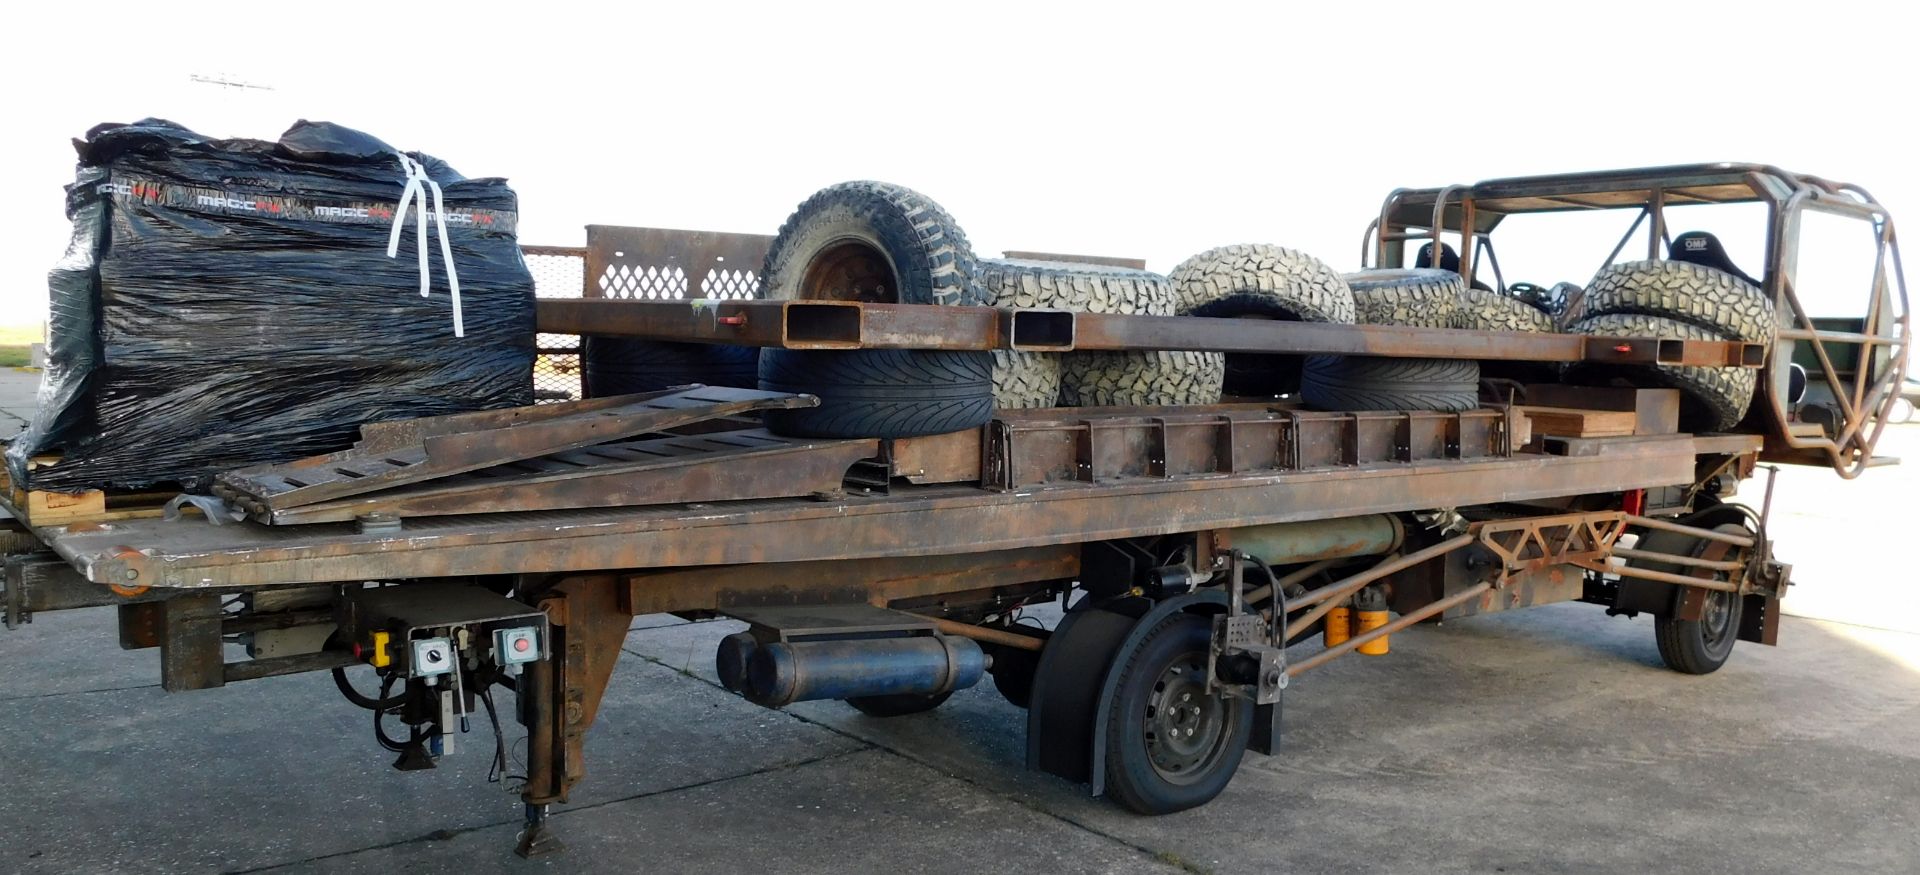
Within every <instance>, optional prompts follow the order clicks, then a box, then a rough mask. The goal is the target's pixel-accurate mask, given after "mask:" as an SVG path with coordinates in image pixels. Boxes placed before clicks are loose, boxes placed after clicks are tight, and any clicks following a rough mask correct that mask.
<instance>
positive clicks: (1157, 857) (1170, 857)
mask: <svg viewBox="0 0 1920 875" xmlns="http://www.w3.org/2000/svg"><path fill="white" fill-rule="evenodd" d="M620 649H621V650H623V651H625V652H627V653H630V654H633V655H634V656H636V657H639V658H640V659H643V660H645V661H647V662H650V663H653V664H654V665H657V666H660V667H661V668H664V669H667V670H669V671H673V672H676V673H678V674H682V675H685V676H687V677H689V678H692V679H693V680H695V681H698V682H700V683H703V684H706V685H707V686H710V687H713V688H715V689H719V690H722V691H725V692H727V693H728V694H729V695H733V694H734V693H733V692H732V691H731V690H727V688H726V687H722V686H720V685H719V684H716V683H714V682H713V681H710V680H707V679H706V678H703V677H700V676H699V675H696V674H694V673H692V672H690V671H687V670H684V669H679V668H674V667H673V666H671V665H668V664H667V663H664V662H661V661H660V660H658V659H655V658H653V657H651V656H648V655H646V654H644V653H635V652H634V651H632V650H627V649H626V648H625V647H622V648H620ZM771 710H776V711H779V712H780V713H782V714H786V715H787V716H788V717H791V718H793V719H795V720H798V721H800V722H801V723H805V724H807V725H809V726H818V727H820V728H821V729H825V730H826V731H828V732H831V733H833V734H835V735H839V736H842V737H844V738H847V739H849V740H852V741H855V742H858V743H860V744H864V745H867V746H868V747H869V748H870V749H873V750H880V751H884V752H886V753H890V754H893V755H894V756H897V757H899V758H901V759H903V760H906V761H908V762H910V763H914V764H916V765H919V766H922V767H924V768H926V769H928V770H930V771H933V772H935V773H936V774H941V775H945V776H946V777H948V778H951V779H953V780H956V781H959V782H960V783H962V784H965V785H967V786H969V787H972V788H973V789H975V790H978V791H980V792H982V793H985V794H986V795H988V796H989V797H992V798H995V799H1003V800H1005V801H1007V802H1011V803H1013V804H1015V805H1018V806H1020V807H1021V808H1025V809H1027V810H1028V811H1031V812H1033V813H1035V814H1038V815H1041V816H1042V817H1046V818H1048V819H1050V820H1054V821H1058V822H1060V823H1063V824H1066V825H1067V826H1070V827H1074V828H1076V829H1079V830H1081V831H1082V832H1085V833H1088V834H1089V835H1094V836H1098V837H1100V838H1103V839H1106V840H1107V841H1110V842H1113V843H1114V844H1117V845H1119V846H1121V847H1124V848H1128V849H1130V850H1132V851H1134V852H1135V853H1138V854H1140V855H1141V856H1143V857H1147V858H1149V859H1151V860H1154V861H1155V862H1158V863H1162V864H1165V865H1168V866H1174V867H1176V868H1178V869H1180V870H1181V871H1183V872H1192V873H1195V875H1206V873H1208V872H1209V871H1210V870H1208V869H1206V868H1204V867H1201V866H1199V865H1197V864H1194V863H1191V862H1188V861H1186V860H1184V859H1181V858H1180V856H1179V855H1178V854H1175V853H1173V852H1172V851H1159V850H1155V849H1153V848H1149V847H1147V846H1145V845H1141V844H1138V843H1136V842H1131V841H1128V840H1127V839H1124V838H1121V837H1120V836H1117V835H1114V834H1112V833H1109V832H1104V831H1102V830H1100V829H1097V828H1095V827H1093V826H1091V825H1088V824H1085V823H1082V822H1080V821H1078V820H1074V819H1073V818H1071V817H1068V816H1066V815H1064V814H1060V813H1058V812H1055V811H1049V810H1047V809H1045V808H1042V807H1040V806H1039V805H1036V804H1034V803H1031V802H1028V801H1026V800H1024V799H1020V798H1018V797H1013V796H1005V795H1002V794H1000V793H997V792H995V791H994V790H993V788H991V787H988V786H986V785H985V784H982V783H981V782H979V781H976V780H974V779H973V778H971V777H969V776H966V775H960V774H954V773H952V772H949V771H946V770H945V769H942V768H940V767H939V766H938V765H936V764H934V763H931V762H928V761H927V760H924V759H922V758H920V757H918V756H915V755H913V754H912V753H909V752H907V751H904V750H901V749H899V748H895V747H892V746H889V745H886V744H883V743H881V742H877V741H871V740H868V739H865V738H861V737H860V736H858V735H854V734H853V733H851V732H848V731H846V730H844V729H841V728H839V727H836V726H832V725H829V724H826V723H821V722H820V721H818V720H813V719H810V718H808V717H806V716H804V715H801V714H795V713H793V712H791V711H787V710H785V709H782V708H775V709H771Z"/></svg>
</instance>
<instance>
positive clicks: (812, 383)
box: [759, 181, 993, 438]
mask: <svg viewBox="0 0 1920 875" xmlns="http://www.w3.org/2000/svg"><path fill="white" fill-rule="evenodd" d="M761 276H762V278H763V280H762V281H763V282H764V283H765V291H766V296H767V297H768V298H772V299H776V300H798V299H809V300H843V301H867V302H882V303H901V304H941V305H948V306H977V305H983V304H986V303H987V293H986V290H985V289H984V287H982V285H981V283H980V268H979V264H978V261H977V259H975V258H974V255H973V247H972V246H971V245H969V244H968V243H967V237H966V234H965V233H963V232H962V231H961V230H960V226H959V225H958V224H957V223H955V222H954V220H953V217H952V216H950V215H948V214H947V211H946V210H944V209H941V208H940V205H939V204H936V203H934V202H933V200H932V199H930V198H928V197H926V196H925V195H922V194H920V193H919V192H916V191H914V190H912V189H909V188H906V187H903V186H898V185H892V184H890V183H885V182H871V181H859V182H843V183H840V184H838V185H833V186H828V187H827V188H824V189H821V190H820V191H818V192H815V193H814V195H813V196H812V197H810V198H807V200H806V201H804V202H802V203H801V204H800V207H799V208H798V209H796V210H795V211H794V212H793V215H791V216H789V217H788V218H787V221H786V223H785V224H783V225H781V226H780V232H779V234H777V235H776V236H775V237H774V240H773V243H772V244H771V246H770V247H769V249H768V250H767V261H766V266H765V270H764V271H763V272H762V273H761ZM759 378H760V379H759V384H760V388H762V389H766V390H768V391H775V392H793V393H798V394H810V395H815V396H817V397H819V399H820V404H819V406H817V407H807V408H800V409H796V410H782V411H775V412H769V413H768V414H767V416H766V423H767V428H768V429H769V430H771V431H774V432H777V433H780V434H786V435H795V436H801V437H826V438H860V437H880V438H900V437H917V436H920V435H930V434H945V433H947V432H953V431H962V430H965V429H969V428H977V427H979V426H982V425H985V424H986V423H987V421H988V420H989V419H991V418H992V417H993V355H992V354H991V353H987V352H972V351H946V350H913V349H860V350H788V349H776V348H768V349H765V350H762V351H761V354H760V371H759Z"/></svg>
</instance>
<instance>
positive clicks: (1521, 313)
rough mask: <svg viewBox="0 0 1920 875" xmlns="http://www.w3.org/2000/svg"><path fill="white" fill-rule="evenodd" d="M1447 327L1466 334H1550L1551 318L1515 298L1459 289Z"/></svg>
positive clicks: (1482, 291)
mask: <svg viewBox="0 0 1920 875" xmlns="http://www.w3.org/2000/svg"><path fill="white" fill-rule="evenodd" d="M1447 327H1449V328H1464V329H1466V330H1468V331H1530V332H1536V333H1539V332H1551V331H1553V317H1552V316H1549V315H1547V314H1546V313H1545V312H1543V311H1542V310H1541V309H1540V308H1538V307H1535V306H1533V305H1532V304H1529V303H1527V302H1525V301H1522V300H1520V299H1518V298H1513V297H1509V296H1507V295H1503V294H1500V293H1499V292H1490V291H1487V290H1486V289H1473V288H1468V289H1462V290H1461V291H1460V305H1459V306H1458V307H1456V308H1454V311H1453V317H1452V319H1450V320H1449V321H1448V323H1447Z"/></svg>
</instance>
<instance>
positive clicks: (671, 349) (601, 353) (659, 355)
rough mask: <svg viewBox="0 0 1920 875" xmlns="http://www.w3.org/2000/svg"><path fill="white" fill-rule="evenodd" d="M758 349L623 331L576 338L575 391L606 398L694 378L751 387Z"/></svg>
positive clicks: (682, 383)
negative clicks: (657, 339)
mask: <svg viewBox="0 0 1920 875" xmlns="http://www.w3.org/2000/svg"><path fill="white" fill-rule="evenodd" d="M759 367H760V349H759V348H758V347H753V346H728V345H725V344H710V343H661V342H655V341H648V340H633V339H631V338H625V337H598V336H595V335H591V334H589V335H587V336H585V337H582V338H580V393H581V397H584V398H606V397H609V396H613V395H630V394H633V393H635V392H655V391H659V390H661V389H667V388H671V387H674V386H685V385H689V384H692V383H699V384H702V385H706V386H733V387H735V388H741V389H751V388H753V387H754V386H755V385H756V383H757V381H758V380H759Z"/></svg>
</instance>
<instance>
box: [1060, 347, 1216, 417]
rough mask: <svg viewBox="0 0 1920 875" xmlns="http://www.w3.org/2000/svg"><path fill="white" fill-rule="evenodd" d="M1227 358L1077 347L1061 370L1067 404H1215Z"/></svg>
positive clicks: (1202, 353) (1061, 389) (1188, 353)
mask: <svg viewBox="0 0 1920 875" xmlns="http://www.w3.org/2000/svg"><path fill="white" fill-rule="evenodd" d="M1225 369H1226V363H1225V362H1224V361H1223V360H1222V357H1221V356H1220V354H1219V353H1212V352H1185V351H1175V352H1141V351H1131V352H1075V353H1068V354H1067V356H1066V360H1065V362H1064V363H1063V365H1062V367H1061V373H1060V403H1061V404H1063V405H1065V406H1068V407H1113V406H1127V407H1141V406H1146V407H1153V406H1168V405H1175V404H1215V403H1218V402H1219V401H1220V381H1221V377H1222V375H1223V372H1224V371H1225Z"/></svg>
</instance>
